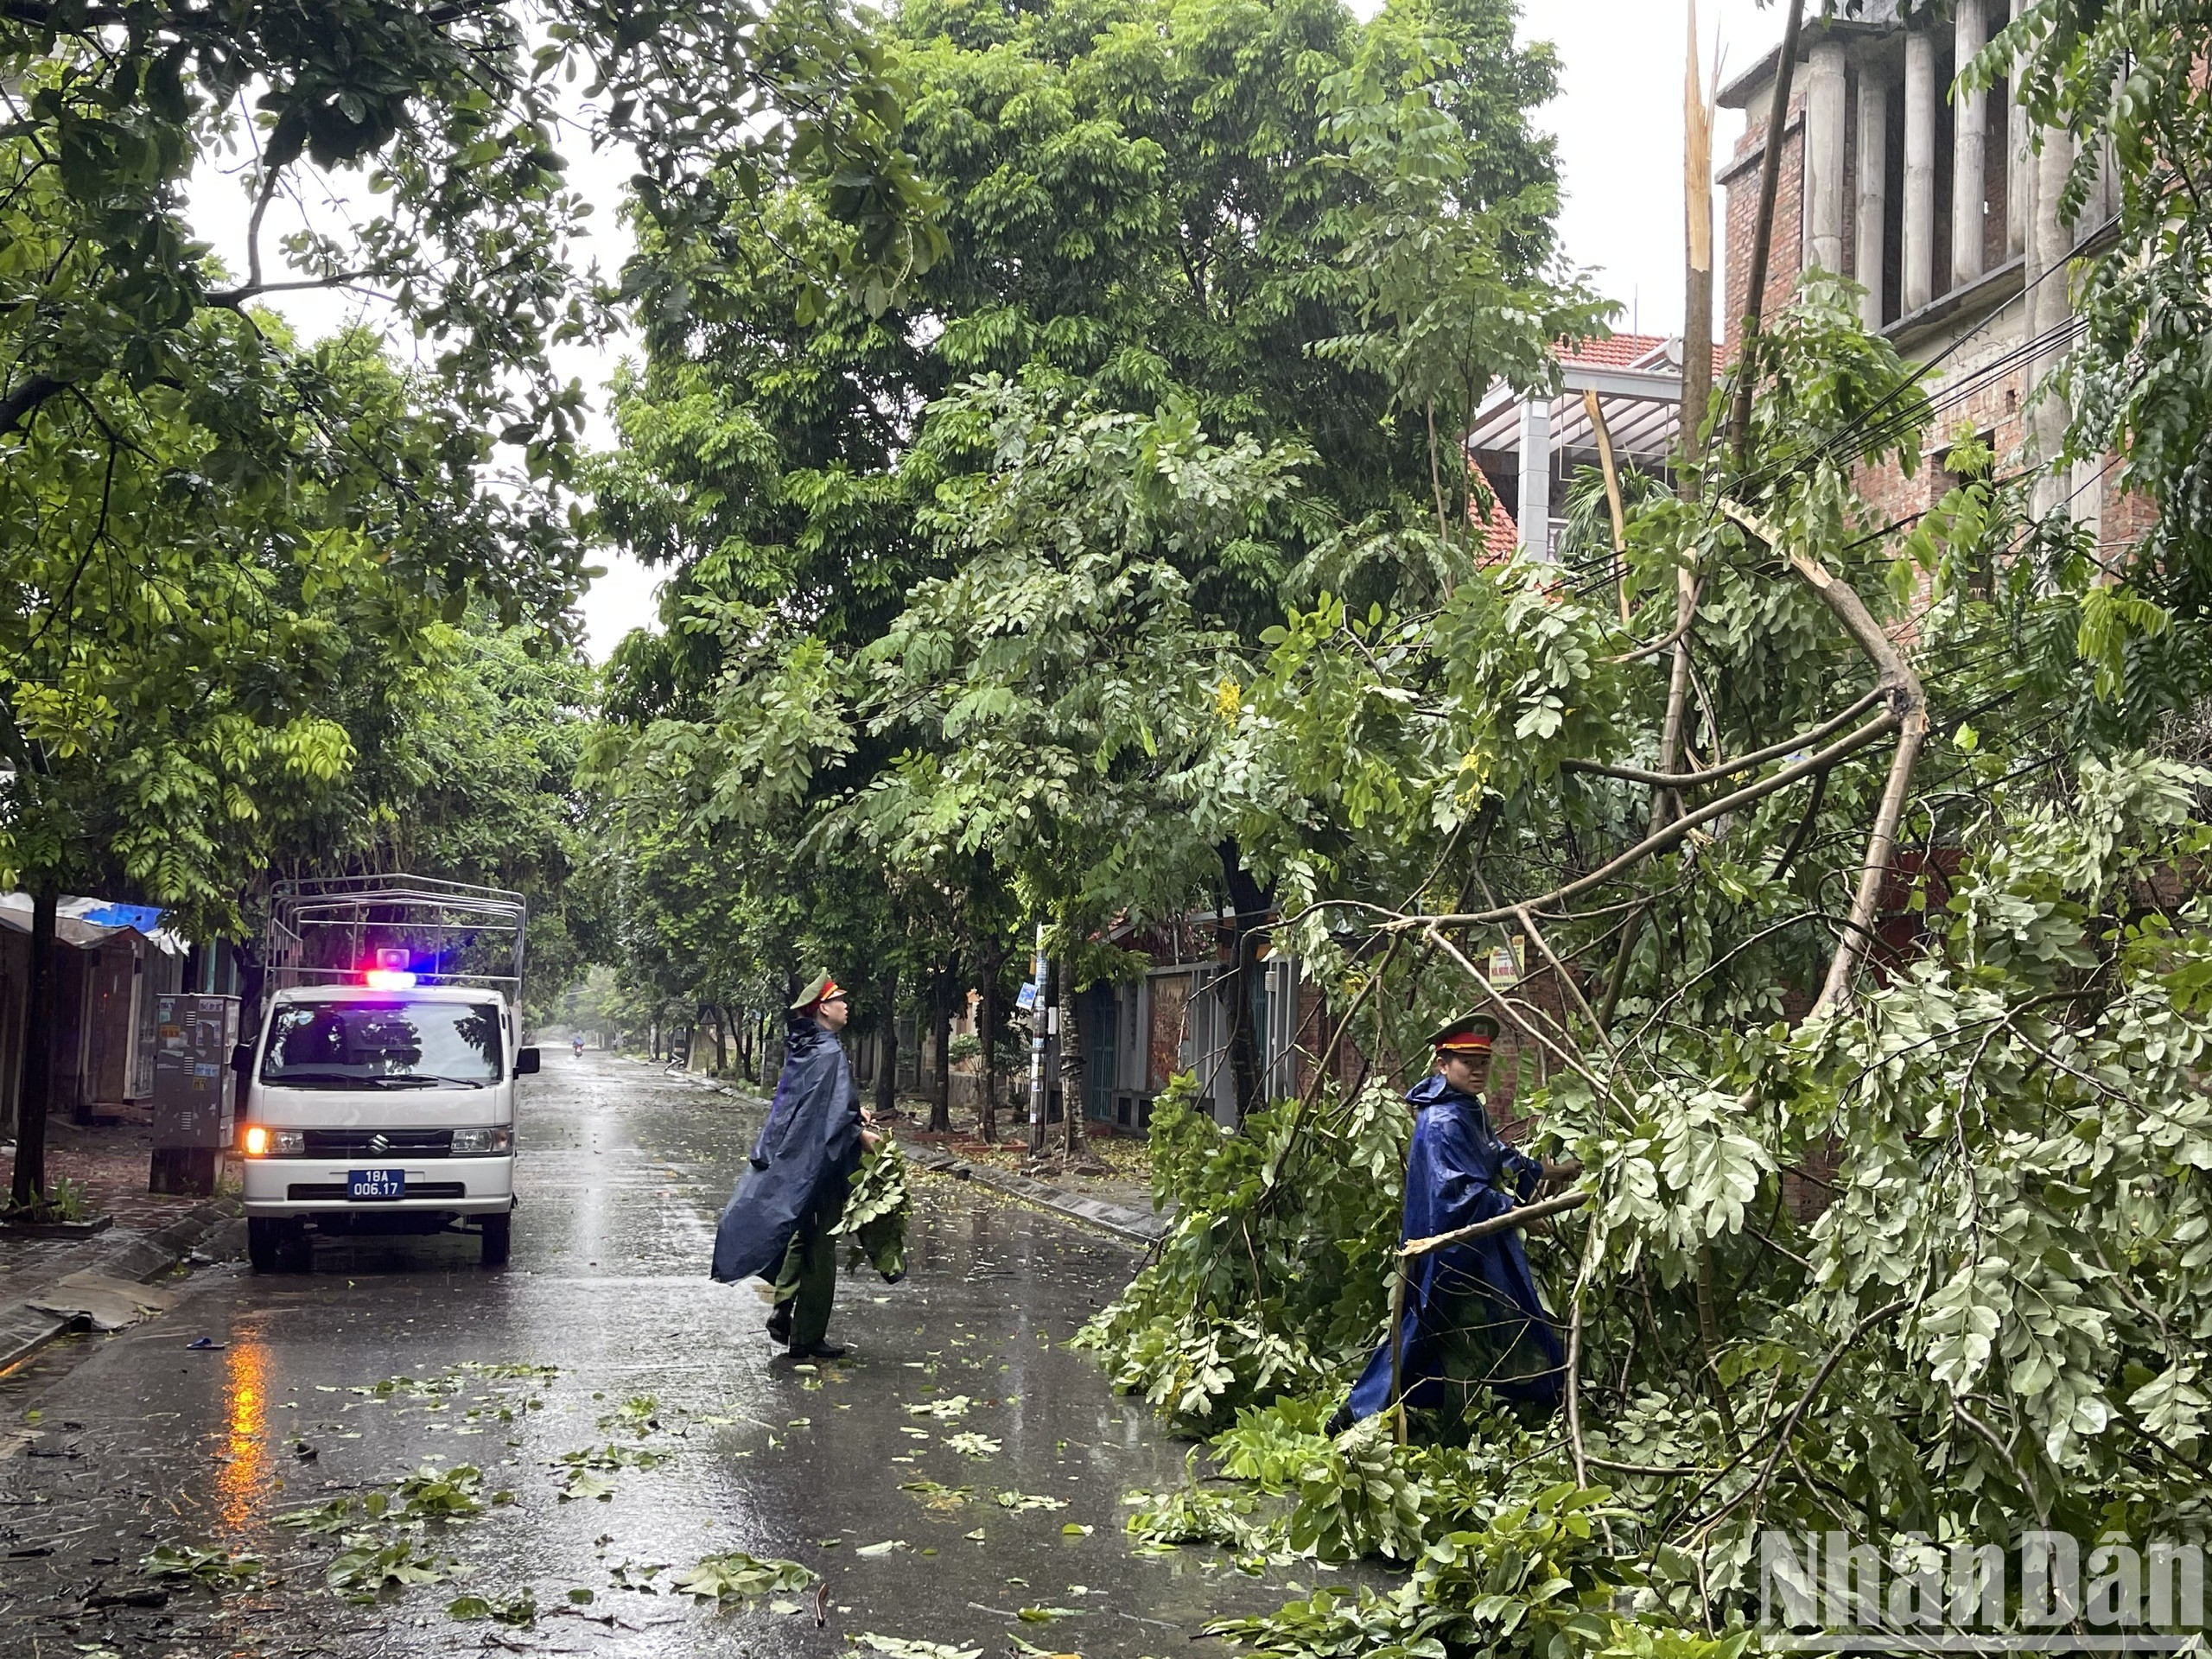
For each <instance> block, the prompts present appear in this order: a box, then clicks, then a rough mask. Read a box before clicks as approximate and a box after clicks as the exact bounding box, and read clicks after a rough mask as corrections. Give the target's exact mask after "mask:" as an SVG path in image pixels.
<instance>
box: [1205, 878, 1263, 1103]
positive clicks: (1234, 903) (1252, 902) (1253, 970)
mask: <svg viewBox="0 0 2212 1659" xmlns="http://www.w3.org/2000/svg"><path fill="white" fill-rule="evenodd" d="M1219 851H1220V854H1221V869H1222V874H1223V876H1224V879H1225V880H1226V882H1227V885H1228V887H1229V902H1230V907H1231V908H1232V909H1233V910H1234V912H1236V933H1235V935H1234V942H1233V944H1232V946H1231V950H1230V961H1231V963H1233V964H1234V965H1233V966H1232V967H1231V968H1230V971H1229V973H1228V974H1227V975H1226V976H1224V978H1223V979H1221V980H1219V981H1217V984H1218V985H1219V986H1220V987H1221V990H1220V995H1222V996H1224V997H1225V998H1226V999H1227V1000H1228V1001H1227V1005H1226V1007H1224V1010H1223V1012H1224V1015H1225V1016H1226V1018H1227V1020H1228V1022H1229V1033H1228V1034H1229V1070H1230V1077H1232V1078H1234V1079H1235V1081H1236V1122H1237V1124H1238V1126H1239V1127H1240V1128H1241V1127H1243V1122H1244V1119H1245V1118H1246V1116H1248V1115H1249V1114H1250V1113H1251V1112H1252V1111H1253V1110H1254V1109H1256V1108H1258V1107H1261V1106H1263V1105H1265V1104H1266V1101H1265V1100H1264V1099H1263V1098H1262V1091H1263V1090H1264V1088H1265V1079H1264V1078H1262V1076H1261V1072H1260V1044H1259V1033H1257V1032H1256V1031H1255V1030H1254V1029H1253V1021H1252V988H1253V986H1254V985H1255V982H1257V980H1258V978H1259V971H1260V933H1261V930H1262V927H1263V926H1264V925H1265V923H1266V920H1267V914H1268V906H1269V904H1270V902H1271V900H1270V897H1269V895H1268V893H1267V892H1266V891H1265V890H1263V889H1262V887H1261V886H1260V884H1259V883H1258V882H1256V881H1255V880H1253V879H1252V873H1251V872H1250V871H1249V870H1247V869H1246V868H1244V862H1243V859H1242V857H1240V856H1239V855H1238V853H1237V849H1236V842H1233V841H1224V842H1222V843H1221V846H1220V849H1219Z"/></svg>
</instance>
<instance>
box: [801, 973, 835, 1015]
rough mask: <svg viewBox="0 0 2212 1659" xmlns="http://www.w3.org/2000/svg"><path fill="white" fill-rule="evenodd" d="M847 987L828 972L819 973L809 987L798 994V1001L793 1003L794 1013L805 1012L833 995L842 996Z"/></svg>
mask: <svg viewBox="0 0 2212 1659" xmlns="http://www.w3.org/2000/svg"><path fill="white" fill-rule="evenodd" d="M844 994H845V988H844V987H843V986H842V985H840V984H839V983H838V982H836V980H834V979H832V978H830V977H829V975H827V974H817V975H816V976H814V978H813V980H812V981H811V982H810V983H809V984H808V986H807V988H805V989H804V990H803V991H801V992H800V993H799V994H798V1001H796V1002H794V1003H792V1004H791V1012H792V1013H793V1014H804V1013H805V1012H806V1011H807V1010H808V1009H809V1008H810V1007H814V1006H815V1005H816V1004H817V1003H820V1002H827V1001H829V999H830V998H831V997H833V996H842V995H844Z"/></svg>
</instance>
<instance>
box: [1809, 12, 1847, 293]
mask: <svg viewBox="0 0 2212 1659" xmlns="http://www.w3.org/2000/svg"><path fill="white" fill-rule="evenodd" d="M1846 77H1847V66H1846V63H1845V60H1844V53H1843V42H1842V41H1834V40H1823V41H1817V42H1815V45H1814V47H1813V51H1812V59H1811V62H1810V63H1809V64H1808V67H1807V71H1806V75H1805V200H1804V214H1805V239H1804V264H1805V267H1806V269H1808V270H1812V269H1815V268H1817V269H1819V270H1825V271H1830V272H1834V273H1835V274H1836V275H1839V276H1840V275H1841V274H1842V271H1843V124H1844V102H1845V99H1844V89H1845V86H1846V85H1847V79H1846Z"/></svg>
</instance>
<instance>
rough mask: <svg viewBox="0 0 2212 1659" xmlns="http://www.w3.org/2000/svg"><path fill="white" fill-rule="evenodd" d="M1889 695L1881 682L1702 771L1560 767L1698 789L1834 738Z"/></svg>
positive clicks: (1595, 763)
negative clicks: (1777, 738) (1801, 727)
mask: <svg viewBox="0 0 2212 1659" xmlns="http://www.w3.org/2000/svg"><path fill="white" fill-rule="evenodd" d="M1887 695H1888V692H1887V690H1886V689H1885V688H1884V687H1881V686H1876V687H1875V688H1874V689H1873V690H1872V691H1869V692H1867V693H1866V696H1862V697H1860V698H1859V700H1858V701H1857V702H1854V703H1853V704H1852V705H1851V706H1850V707H1849V708H1848V709H1844V710H1842V711H1841V712H1840V713H1839V714H1837V715H1833V716H1831V717H1830V718H1829V719H1827V720H1824V721H1821V723H1820V724H1819V725H1817V726H1815V727H1813V728H1810V729H1808V730H1806V731H1802V732H1800V733H1798V734H1796V736H1795V737H1786V738H1784V739H1783V741H1781V742H1779V743H1770V744H1768V745H1767V747H1764V748H1763V749H1758V750H1754V751H1753V752H1752V753H1750V754H1740V755H1738V756H1737V757H1736V758H1735V759H1734V760H1730V761H1726V762H1724V763H1723V764H1722V765H1720V766H1713V767H1711V768H1709V769H1707V770H1705V771H1702V772H1651V771H1649V770H1647V769H1646V768H1644V767H1643V766H1611V765H1608V764H1607V763H1605V761H1602V760H1562V761H1560V763H1559V769H1560V771H1561V772H1590V773H1592V774H1594V775H1596V776H1598V777H1600V778H1623V779H1627V780H1628V781H1629V782H1630V783H1632V784H1649V785H1652V786H1653V787H1654V788H1656V789H1695V788H1697V787H1698V786H1699V785H1701V784H1709V783H1712V782H1714V781H1715V780H1717V779H1722V778H1729V777H1733V776H1734V775H1735V774H1736V773H1738V772H1756V771H1757V770H1758V768H1759V767H1761V766H1764V765H1766V764H1767V762H1769V761H1770V760H1781V759H1782V757H1783V756H1784V755H1785V754H1795V753H1797V751H1798V750H1800V749H1802V748H1804V747H1806V746H1807V745H1808V744H1812V743H1818V742H1820V741H1821V740H1822V739H1823V738H1827V737H1832V736H1834V734H1836V733H1838V732H1840V731H1841V730H1842V729H1843V728H1845V727H1847V726H1848V725H1849V724H1851V722H1852V721H1854V720H1856V719H1858V718H1859V715H1863V714H1865V713H1866V711H1867V710H1868V709H1871V708H1872V707H1873V706H1874V705H1875V704H1876V703H1878V702H1881V701H1882V699H1883V698H1884V697H1885V696H1887Z"/></svg>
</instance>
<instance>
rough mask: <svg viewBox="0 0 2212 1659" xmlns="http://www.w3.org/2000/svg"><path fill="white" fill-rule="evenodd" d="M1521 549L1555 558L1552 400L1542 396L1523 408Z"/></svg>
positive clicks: (1536, 396)
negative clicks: (1553, 533)
mask: <svg viewBox="0 0 2212 1659" xmlns="http://www.w3.org/2000/svg"><path fill="white" fill-rule="evenodd" d="M1515 517H1516V518H1517V519H1518V521H1519V523H1520V526H1521V545H1522V547H1524V548H1526V549H1528V550H1529V556H1530V557H1532V558H1538V559H1548V558H1550V557H1551V556H1552V400H1551V399H1550V398H1549V397H1547V396H1546V395H1544V394H1543V393H1541V392H1538V393H1536V394H1535V396H1533V397H1529V398H1528V399H1526V400H1525V401H1523V402H1522V405H1521V511H1520V512H1518V513H1517V514H1516V515H1515Z"/></svg>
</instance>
